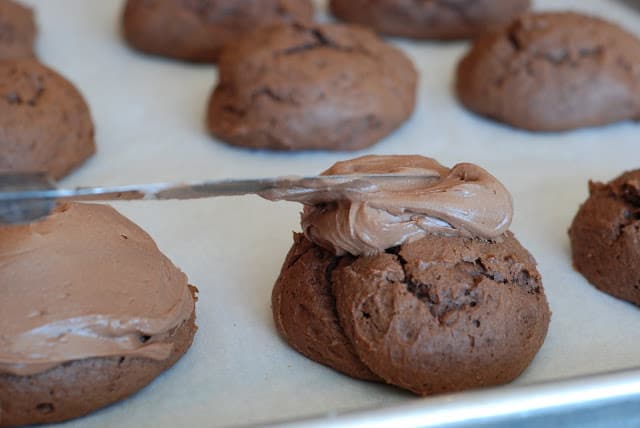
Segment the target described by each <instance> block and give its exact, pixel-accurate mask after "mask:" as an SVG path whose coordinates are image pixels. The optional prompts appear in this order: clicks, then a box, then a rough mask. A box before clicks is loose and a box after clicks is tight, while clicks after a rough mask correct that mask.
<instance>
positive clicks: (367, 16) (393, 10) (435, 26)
mask: <svg viewBox="0 0 640 428" xmlns="http://www.w3.org/2000/svg"><path fill="white" fill-rule="evenodd" d="M530 3H531V1H530V0H331V2H330V8H331V12H332V13H333V14H334V15H335V16H336V17H337V18H339V19H342V20H345V21H348V22H353V23H357V24H360V25H365V26H368V27H371V28H373V29H374V30H376V31H378V32H380V33H382V34H387V35H390V36H400V37H410V38H417V39H440V40H452V39H466V38H472V37H476V36H478V35H479V34H481V33H484V32H487V31H490V30H492V29H497V28H500V27H503V26H505V25H507V24H508V23H509V22H511V20H512V19H514V18H515V17H517V16H518V15H520V14H521V13H523V12H525V11H526V10H527V9H528V8H529V6H530Z"/></svg>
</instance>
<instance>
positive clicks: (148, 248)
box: [0, 204, 194, 376]
mask: <svg viewBox="0 0 640 428" xmlns="http://www.w3.org/2000/svg"><path fill="white" fill-rule="evenodd" d="M0 294H1V295H2V298H1V299H0V373H2V372H5V373H10V374H15V375H21V376H25V375H32V374H37V373H40V372H43V371H45V370H48V369H50V368H53V367H55V366H57V365H60V364H63V363H65V362H68V361H73V360H78V359H84V358H91V357H109V356H136V357H145V358H150V359H156V360H162V359H166V358H168V357H169V355H170V353H171V351H172V347H173V345H172V344H171V343H168V342H165V341H163V339H164V338H166V336H168V334H169V333H170V332H171V331H172V330H173V329H175V328H177V327H178V326H180V325H181V324H182V323H183V322H184V321H186V320H187V319H189V318H190V316H191V314H192V313H193V311H194V300H193V297H192V295H191V292H190V290H189V287H188V284H187V277H186V276H185V274H184V273H182V272H181V271H180V270H179V269H178V268H176V267H175V266H174V265H173V263H171V261H170V260H169V259H168V258H167V257H165V256H164V255H163V254H162V253H161V252H160V250H159V249H158V248H157V246H156V245H155V243H154V242H153V240H152V239H151V237H150V236H149V235H147V234H146V233H145V232H144V231H143V230H142V229H140V228H139V227H138V226H136V225H135V224H133V223H132V222H131V221H129V220H128V219H126V218H125V217H123V216H122V215H120V214H118V212H117V211H115V210H114V209H113V208H111V207H109V206H106V205H93V204H92V205H89V204H67V205H64V206H62V207H60V208H59V209H57V210H56V212H54V213H53V214H52V215H51V216H49V217H48V218H47V219H45V220H44V221H42V222H39V223H35V224H30V225H26V226H18V227H3V228H0Z"/></svg>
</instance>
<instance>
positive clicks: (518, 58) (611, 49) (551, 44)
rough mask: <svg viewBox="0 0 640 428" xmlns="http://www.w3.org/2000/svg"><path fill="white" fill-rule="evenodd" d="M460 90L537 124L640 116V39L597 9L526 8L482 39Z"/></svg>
mask: <svg viewBox="0 0 640 428" xmlns="http://www.w3.org/2000/svg"><path fill="white" fill-rule="evenodd" d="M456 90H457V95H458V98H459V100H460V101H461V103H462V104H463V105H464V106H466V107H467V108H468V109H470V110H472V111H474V112H476V113H478V114H480V115H483V116H487V117H489V118H492V119H495V120H498V121H501V122H505V123H507V124H509V125H512V126H514V127H518V128H524V129H528V130H532V131H563V130H570V129H574V128H580V127H588V126H599V125H604V124H608V123H612V122H617V121H621V120H627V119H637V118H640V40H638V39H637V38H636V37H634V36H633V35H631V34H629V33H627V32H625V31H624V30H622V29H621V28H620V27H618V26H616V25H614V24H611V23H609V22H606V21H603V20H601V19H598V18H595V17H590V16H585V15H580V14H577V13H570V12H567V13H539V14H527V15H524V16H522V17H520V18H519V19H517V20H516V21H514V22H513V23H512V24H511V25H510V26H509V27H508V28H506V29H505V30H504V31H502V32H499V33H495V34H492V35H487V36H484V37H481V38H479V39H478V40H477V41H476V42H475V44H474V46H473V47H472V49H471V51H470V52H469V53H468V54H467V55H466V56H465V57H464V58H463V59H462V61H461V62H460V64H459V65H458V70H457V82H456Z"/></svg>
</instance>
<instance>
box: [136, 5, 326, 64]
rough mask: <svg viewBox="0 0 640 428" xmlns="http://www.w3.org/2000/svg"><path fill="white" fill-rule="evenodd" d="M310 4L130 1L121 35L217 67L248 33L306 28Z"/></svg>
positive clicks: (154, 49) (158, 51) (152, 50)
mask: <svg viewBox="0 0 640 428" xmlns="http://www.w3.org/2000/svg"><path fill="white" fill-rule="evenodd" d="M313 12H314V11H313V5H312V4H311V2H310V1H309V0H128V1H127V3H126V6H125V9H124V16H123V27H124V36H125V38H126V40H127V41H128V42H129V44H130V45H131V46H133V47H134V48H136V49H138V50H140V51H143V52H146V53H150V54H155V55H161V56H167V57H172V58H178V59H182V60H187V61H196V62H216V61H217V60H218V55H219V54H220V50H221V48H222V47H223V46H224V45H225V44H226V43H229V42H231V41H233V40H235V39H236V38H237V37H239V36H240V35H242V34H243V33H245V32H247V31H252V30H254V29H255V28H256V27H258V26H261V25H270V24H275V23H280V22H303V23H310V22H311V21H312V20H313Z"/></svg>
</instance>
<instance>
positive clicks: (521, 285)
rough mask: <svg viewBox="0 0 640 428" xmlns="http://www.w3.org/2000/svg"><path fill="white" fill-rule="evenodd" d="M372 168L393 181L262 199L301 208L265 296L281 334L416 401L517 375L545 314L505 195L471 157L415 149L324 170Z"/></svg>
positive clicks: (534, 347)
mask: <svg viewBox="0 0 640 428" xmlns="http://www.w3.org/2000/svg"><path fill="white" fill-rule="evenodd" d="M375 173H378V174H380V173H383V174H386V175H394V174H399V175H400V176H401V177H402V179H401V180H391V179H389V178H387V179H386V180H377V181H375V182H372V183H366V180H365V183H364V184H365V185H364V187H363V189H364V190H359V189H360V188H359V187H358V184H357V183H352V184H351V187H350V188H345V187H344V186H335V185H334V186H331V187H330V189H329V190H325V191H323V192H320V193H319V194H314V193H306V194H300V192H290V194H288V193H287V192H271V193H267V194H263V196H265V197H268V198H270V199H285V200H292V201H300V202H303V203H304V204H305V208H304V210H303V213H302V216H301V225H302V229H303V231H304V236H303V235H301V234H298V235H295V236H294V243H293V247H292V248H291V250H290V251H289V254H288V256H287V258H286V260H285V263H284V265H283V267H282V270H281V272H280V276H279V277H278V280H277V281H276V284H275V287H274V289H273V293H272V309H273V316H274V320H275V324H276V328H277V330H278V332H279V333H280V335H281V336H282V337H283V338H284V340H286V341H287V343H288V344H289V345H291V346H292V347H293V348H294V349H296V350H298V351H299V352H300V353H302V354H303V355H305V356H307V357H309V358H311V359H313V360H315V361H317V362H319V363H321V364H325V365H327V366H329V367H332V368H334V369H336V370H338V371H340V372H343V373H346V374H348V375H350V376H353V377H356V378H359V379H365V380H374V381H376V380H377V381H380V380H383V381H384V382H387V383H389V384H392V385H396V386H399V387H401V388H405V389H408V390H410V391H412V392H414V393H416V394H420V395H430V394H436V393H442V392H450V391H459V390H464V389H470V388H477V387H483V386H492V385H499V384H502V383H506V382H510V381H511V380H513V379H515V378H516V377H517V376H518V375H519V374H520V373H522V371H523V370H524V369H525V368H526V367H527V366H528V365H529V363H530V362H531V361H532V359H533V357H534V356H535V354H536V353H537V352H538V349H539V348H540V346H542V343H543V341H544V338H545V336H546V332H547V328H548V324H549V318H550V312H549V307H548V305H547V300H546V297H545V294H544V290H543V288H542V281H541V278H540V274H539V273H538V271H537V270H536V262H535V260H534V259H533V257H532V256H531V255H530V254H529V253H528V252H527V251H526V250H525V249H524V248H523V247H522V246H521V245H520V243H519V242H518V241H517V240H516V239H515V237H514V236H513V234H512V233H511V232H509V231H508V227H509V224H510V223H511V217H512V214H513V207H512V203H511V195H510V194H509V192H508V191H507V190H506V188H504V186H503V185H502V184H501V183H500V182H499V181H498V180H497V179H496V178H495V177H493V176H492V175H490V174H489V173H488V172H487V171H485V170H483V169H482V168H480V167H479V166H477V165H473V164H469V163H463V164H458V165H456V166H454V167H453V168H451V169H449V168H446V167H444V166H442V165H440V164H439V163H437V162H436V161H434V160H433V159H429V158H424V157H421V156H364V157H361V158H357V159H353V160H349V161H345V162H338V163H337V164H335V165H334V166H333V167H332V168H330V169H328V170H327V171H325V172H324V173H323V175H328V176H333V175H338V176H341V177H342V176H344V175H348V174H358V175H362V174H375ZM407 174H409V175H410V176H411V178H408V177H406V176H405V175H407ZM322 178H324V177H320V180H321V179H322ZM361 180H362V179H361ZM371 186H374V187H373V188H374V189H375V191H373V192H371V191H370V190H367V189H371ZM321 188H322V186H321Z"/></svg>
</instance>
